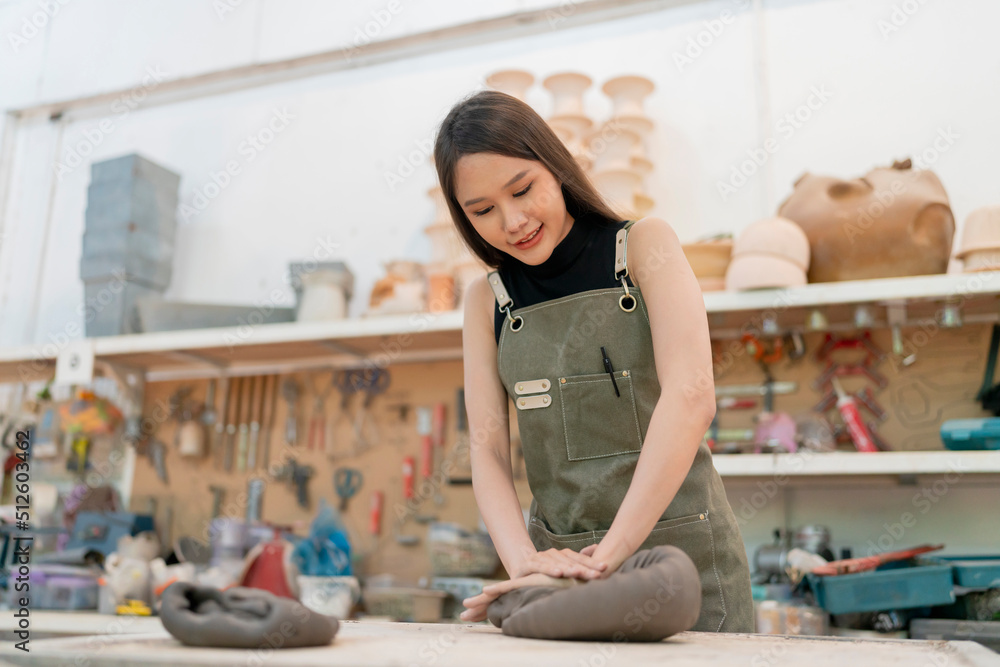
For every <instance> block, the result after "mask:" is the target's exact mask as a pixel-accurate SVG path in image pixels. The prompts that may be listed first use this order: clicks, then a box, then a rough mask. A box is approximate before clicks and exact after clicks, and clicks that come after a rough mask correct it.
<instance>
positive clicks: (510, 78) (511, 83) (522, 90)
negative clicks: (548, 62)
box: [486, 69, 535, 102]
mask: <svg viewBox="0 0 1000 667" xmlns="http://www.w3.org/2000/svg"><path fill="white" fill-rule="evenodd" d="M534 82H535V76H534V75H533V74H532V73H531V72H525V71H524V70H519V69H506V70H501V71H499V72H493V74H490V75H489V76H488V77H486V85H487V86H489V87H490V88H492V89H493V90H498V91H500V92H501V93H507V94H508V95H510V96H511V97H516V98H517V99H519V100H521V101H522V102H524V101H525V97H526V96H527V93H528V88H531V84H533V83H534Z"/></svg>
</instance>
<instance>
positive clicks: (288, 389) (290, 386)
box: [281, 377, 301, 447]
mask: <svg viewBox="0 0 1000 667" xmlns="http://www.w3.org/2000/svg"><path fill="white" fill-rule="evenodd" d="M300 393H301V388H300V387H299V383H298V382H296V381H295V380H294V379H293V378H291V377H288V378H286V379H285V381H284V382H282V383H281V397H282V398H284V399H285V402H286V403H288V407H287V409H286V411H285V443H286V444H287V445H288V446H289V447H294V446H295V443H296V442H297V440H298V430H299V429H298V412H297V411H296V407H297V406H298V400H299V394H300Z"/></svg>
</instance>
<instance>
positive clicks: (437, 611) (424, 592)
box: [362, 587, 448, 623]
mask: <svg viewBox="0 0 1000 667" xmlns="http://www.w3.org/2000/svg"><path fill="white" fill-rule="evenodd" d="M447 596H448V594H447V593H445V592H444V591H435V590H430V589H427V588H396V587H376V588H368V587H366V588H365V590H364V594H363V595H362V598H363V599H364V603H365V610H366V611H367V612H368V613H369V614H372V615H373V616H389V617H392V618H393V619H395V620H397V621H409V622H413V623H435V622H437V621H439V620H441V609H442V606H443V604H444V599H445V598H446V597H447Z"/></svg>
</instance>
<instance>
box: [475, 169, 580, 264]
mask: <svg viewBox="0 0 1000 667" xmlns="http://www.w3.org/2000/svg"><path fill="white" fill-rule="evenodd" d="M455 198H456V199H457V200H458V205H459V206H461V207H462V209H463V210H464V211H465V214H466V215H467V216H468V218H469V221H470V222H471V223H472V226H473V227H474V228H475V230H476V231H477V232H478V233H479V235H480V236H481V237H483V240H485V241H486V242H487V243H489V244H490V245H491V246H493V247H494V248H496V249H497V250H501V251H503V252H505V253H507V254H508V255H510V256H511V257H514V258H515V259H518V260H520V261H522V262H524V263H525V264H531V265H537V264H541V263H542V262H544V261H545V260H546V259H548V258H549V255H551V254H552V249H553V248H555V247H556V245H558V244H559V242H560V241H562V240H563V239H564V238H565V237H566V234H568V233H569V230H570V229H571V228H572V226H573V218H572V216H570V214H569V213H568V212H567V211H566V202H565V200H564V199H563V195H562V190H561V188H560V183H559V182H558V181H557V180H556V178H555V176H553V175H552V172H550V171H549V170H548V169H547V168H546V167H545V165H543V164H542V163H541V162H536V161H534V160H524V159H522V158H516V157H507V156H506V155H496V154H494V153H471V154H469V155H463V156H462V157H461V158H459V160H458V163H457V164H456V166H455Z"/></svg>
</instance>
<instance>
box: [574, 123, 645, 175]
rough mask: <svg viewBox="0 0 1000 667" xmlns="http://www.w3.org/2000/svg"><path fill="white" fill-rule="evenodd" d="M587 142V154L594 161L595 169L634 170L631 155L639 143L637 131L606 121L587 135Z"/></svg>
mask: <svg viewBox="0 0 1000 667" xmlns="http://www.w3.org/2000/svg"><path fill="white" fill-rule="evenodd" d="M586 143H587V153H586V155H587V157H589V158H590V159H591V160H592V161H593V163H594V171H611V170H614V169H623V170H626V171H632V170H633V169H632V162H631V156H632V152H633V150H634V149H635V147H636V145H638V143H639V135H637V134H636V133H635V132H632V131H631V130H626V129H623V128H614V127H611V126H610V125H609V124H607V123H605V124H603V125H602V126H601V127H600V128H598V129H596V130H594V131H593V132H591V133H589V134H588V135H587V141H586Z"/></svg>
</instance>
